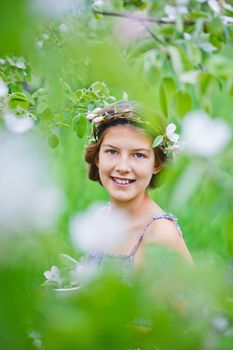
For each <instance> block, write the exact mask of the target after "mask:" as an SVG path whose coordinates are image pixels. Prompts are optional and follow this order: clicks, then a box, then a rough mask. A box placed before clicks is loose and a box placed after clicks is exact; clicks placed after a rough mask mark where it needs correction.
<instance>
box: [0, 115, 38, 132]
mask: <svg viewBox="0 0 233 350" xmlns="http://www.w3.org/2000/svg"><path fill="white" fill-rule="evenodd" d="M3 119H4V121H5V125H6V127H7V129H8V130H9V131H11V132H13V133H15V134H22V133H25V132H26V131H28V130H30V129H32V128H33V126H34V120H33V118H32V117H30V116H29V115H28V114H27V115H25V116H23V117H16V116H15V115H14V114H13V113H10V112H7V113H5V114H4V116H3Z"/></svg>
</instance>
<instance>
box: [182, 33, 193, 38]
mask: <svg viewBox="0 0 233 350" xmlns="http://www.w3.org/2000/svg"><path fill="white" fill-rule="evenodd" d="M184 39H185V40H191V39H192V36H191V35H190V34H189V33H186V32H184Z"/></svg>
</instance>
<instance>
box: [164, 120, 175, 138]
mask: <svg viewBox="0 0 233 350" xmlns="http://www.w3.org/2000/svg"><path fill="white" fill-rule="evenodd" d="M175 130H176V125H175V124H174V123H170V124H168V126H167V127H166V135H167V136H168V135H171V134H173V133H174V132H175Z"/></svg>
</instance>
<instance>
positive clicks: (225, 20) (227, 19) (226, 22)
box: [221, 16, 233, 24]
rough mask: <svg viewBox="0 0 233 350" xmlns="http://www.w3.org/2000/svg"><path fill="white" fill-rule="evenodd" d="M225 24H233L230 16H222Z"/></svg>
mask: <svg viewBox="0 0 233 350" xmlns="http://www.w3.org/2000/svg"><path fill="white" fill-rule="evenodd" d="M221 18H222V20H223V22H224V24H229V23H230V24H233V18H232V17H230V16H221Z"/></svg>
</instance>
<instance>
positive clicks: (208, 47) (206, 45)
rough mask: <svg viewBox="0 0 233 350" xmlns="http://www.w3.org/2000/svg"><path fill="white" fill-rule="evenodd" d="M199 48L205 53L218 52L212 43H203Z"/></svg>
mask: <svg viewBox="0 0 233 350" xmlns="http://www.w3.org/2000/svg"><path fill="white" fill-rule="evenodd" d="M198 47H199V48H200V49H202V50H203V51H205V52H213V51H216V50H217V47H216V46H214V45H212V44H211V43H201V44H199V45H198Z"/></svg>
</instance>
